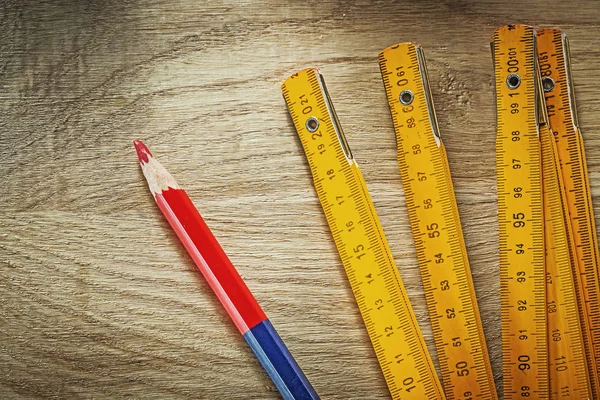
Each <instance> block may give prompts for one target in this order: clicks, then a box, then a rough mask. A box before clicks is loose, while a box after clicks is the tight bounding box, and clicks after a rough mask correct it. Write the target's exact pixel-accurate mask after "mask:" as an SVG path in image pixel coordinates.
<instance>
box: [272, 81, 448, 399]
mask: <svg viewBox="0 0 600 400" xmlns="http://www.w3.org/2000/svg"><path fill="white" fill-rule="evenodd" d="M282 90H283V95H284V98H285V100H286V103H287V106H288V109H289V111H290V115H291V116H292V120H293V121H294V125H295V126H296V130H297V131H298V135H299V137H300V140H301V142H302V146H303V147H304V151H305V153H306V157H307V158H308V162H309V164H310V169H311V171H312V175H313V180H314V184H315V188H316V191H317V194H318V196H319V200H320V202H321V205H322V207H323V211H324V212H325V216H326V217H327V222H328V224H329V227H330V229H331V232H332V234H333V238H334V241H335V244H336V246H337V249H338V252H339V254H340V257H341V260H342V262H343V264H344V268H345V270H346V274H347V276H348V280H349V281H350V285H351V287H352V290H353V292H354V296H355V298H356V302H357V303H358V307H359V309H360V312H361V314H362V317H363V320H364V322H365V325H366V327H367V331H368V333H369V337H370V339H371V343H372V345H373V348H374V349H375V353H376V354H377V358H378V360H379V364H380V366H381V369H382V371H383V375H384V377H385V379H386V382H387V385H388V388H389V390H390V393H391V394H392V397H393V398H394V399H426V398H427V399H443V398H444V394H443V391H442V388H441V384H440V382H439V380H438V378H437V375H436V372H435V369H434V367H433V363H432V361H431V358H430V356H429V353H428V351H427V347H426V345H425V341H424V339H423V337H422V334H421V331H420V329H419V325H418V323H417V320H416V318H415V315H414V313H413V311H412V307H411V306H410V303H409V299H408V296H407V294H406V290H405V289H404V286H403V284H402V281H401V279H400V275H399V273H398V268H397V267H396V264H395V262H394V259H393V257H392V254H391V251H390V249H389V246H388V243H387V240H386V238H385V235H384V233H383V229H382V227H381V224H380V223H379V219H378V217H377V213H376V211H375V208H374V206H373V203H372V201H371V198H370V196H369V192H368V191H367V187H366V185H365V182H364V180H363V177H362V174H361V172H360V170H359V168H358V165H357V164H356V162H355V161H354V159H353V158H352V154H351V153H350V149H349V148H348V145H347V143H346V141H345V138H344V135H343V132H342V130H341V128H340V126H339V123H338V121H337V117H336V114H335V111H334V109H333V105H332V104H331V102H330V100H329V97H328V94H327V90H326V88H325V84H324V82H323V79H322V77H321V75H320V73H319V72H318V71H317V70H315V69H306V70H303V71H300V72H298V73H296V74H294V75H292V76H291V77H290V78H288V79H287V80H286V81H285V82H284V83H283V86H282Z"/></svg>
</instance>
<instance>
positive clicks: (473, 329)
mask: <svg viewBox="0 0 600 400" xmlns="http://www.w3.org/2000/svg"><path fill="white" fill-rule="evenodd" d="M379 65H380V68H381V75H382V77H383V83H384V87H385V90H386V93H387V98H388V103H389V106H390V111H391V114H392V120H393V123H394V129H395V131H396V138H397V143H398V163H399V166H400V175H401V177H402V184H403V186H404V195H405V198H406V205H407V208H408V214H409V217H410V224H411V228H412V232H413V238H414V242H415V247H416V249H417V257H418V261H419V266H420V268H421V276H422V279H423V285H424V288H425V294H426V298H427V305H428V307H429V315H430V320H431V325H432V330H433V334H434V339H435V344H436V348H437V353H438V358H439V362H440V369H441V372H442V381H443V383H444V390H445V392H446V396H447V397H448V399H495V398H497V395H496V388H495V385H494V378H493V375H492V369H491V365H490V360H489V356H488V352H487V347H486V344H485V338H484V335H483V328H482V324H481V319H480V317H479V309H478V307H477V299H476V297H475V290H474V287H473V282H472V278H471V270H470V267H469V260H468V258H467V253H466V248H465V243H464V239H463V233H462V227H461V224H460V218H459V215H458V207H457V205H456V199H455V196H454V189H453V186H452V179H451V176H450V169H449V167H448V160H447V158H446V150H445V147H444V144H443V142H442V140H441V137H440V134H439V132H438V126H437V120H436V116H435V111H434V108H433V101H432V99H431V93H430V90H429V84H428V79H427V70H426V66H425V59H424V56H423V52H422V48H421V46H419V45H417V44H415V43H401V44H398V45H395V46H392V47H389V48H387V49H385V50H384V51H382V52H381V53H380V54H379Z"/></svg>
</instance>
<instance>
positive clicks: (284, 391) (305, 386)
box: [134, 140, 319, 399]
mask: <svg viewBox="0 0 600 400" xmlns="http://www.w3.org/2000/svg"><path fill="white" fill-rule="evenodd" d="M134 144H135V149H136V151H137V154H138V158H139V160H140V165H141V166H142V171H143V172H144V176H145V177H146V180H147V181H148V186H149V187H150V191H151V192H152V194H153V195H154V199H155V200H156V203H157V204H158V208H159V209H160V210H161V211H162V213H163V215H164V216H165V217H166V218H167V221H168V222H169V224H170V225H171V227H172V228H173V230H174V231H175V233H176V234H177V236H178V237H179V239H180V240H181V242H182V243H183V245H184V247H185V248H186V250H187V251H188V253H189V254H190V256H191V257H192V259H193V260H194V262H195V263H196V266H197V267H198V269H199V270H200V272H201V273H202V275H203V276H204V278H205V279H206V280H207V281H208V284H209V285H210V287H211V288H212V290H213V291H214V293H215V294H216V295H217V297H218V299H219V301H220V302H221V304H223V306H224V307H225V310H227V313H228V314H229V316H230V317H231V319H232V320H233V322H234V324H235V325H236V327H237V328H238V330H239V331H240V333H241V334H242V336H243V337H244V339H245V340H246V342H247V343H248V345H249V346H250V348H251V349H252V351H253V352H254V354H255V355H256V356H257V358H258V360H259V361H260V363H261V364H262V366H263V368H264V369H265V370H266V371H267V373H268V374H269V376H270V378H271V380H272V381H273V383H274V384H275V386H276V387H277V389H278V390H279V392H280V393H281V395H282V396H283V398H284V399H318V398H319V397H318V395H317V393H316V392H315V391H314V389H313V388H312V386H311V385H310V383H309V382H308V380H307V379H306V377H305V376H304V373H303V372H302V370H301V369H300V367H299V366H298V364H297V363H296V361H295V360H294V358H293V357H292V355H291V354H290V352H289V351H288V349H287V348H286V347H285V345H284V344H283V342H282V341H281V338H280V337H279V335H278V334H277V331H275V328H273V326H272V325H271V323H270V322H269V320H268V319H267V316H266V315H265V313H264V312H263V310H262V308H261V307H260V305H259V304H258V302H257V301H256V299H255V298H254V296H252V293H250V290H249V289H248V287H247V286H246V284H245V283H244V281H243V280H242V278H241V277H240V275H239V274H238V273H237V271H236V269H235V267H234V266H233V264H232V263H231V261H230V260H229V258H228V257H227V255H226V254H225V252H224V251H223V249H222V248H221V246H220V245H219V243H218V242H217V239H215V237H214V236H213V234H212V232H211V231H210V229H209V228H208V226H207V225H206V223H205V222H204V220H203V219H202V217H201V216H200V213H199V212H198V210H197V209H196V207H194V204H193V203H192V201H191V200H190V198H189V197H188V196H187V194H186V193H185V191H184V190H183V189H181V188H180V187H179V185H178V184H177V182H176V181H175V179H174V178H173V177H172V176H171V174H169V172H168V171H167V170H166V169H165V168H164V167H163V166H162V165H161V164H160V163H159V162H158V161H157V160H156V159H155V158H154V157H153V156H152V153H150V150H148V148H147V147H146V146H145V145H144V144H143V143H142V142H141V141H139V140H136V141H134Z"/></svg>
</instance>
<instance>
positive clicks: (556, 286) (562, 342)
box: [540, 99, 592, 399]
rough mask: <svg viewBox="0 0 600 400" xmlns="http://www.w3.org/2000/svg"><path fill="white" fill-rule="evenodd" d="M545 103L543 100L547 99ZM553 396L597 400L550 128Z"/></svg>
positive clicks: (546, 160) (547, 203) (543, 134)
mask: <svg viewBox="0 0 600 400" xmlns="http://www.w3.org/2000/svg"><path fill="white" fill-rule="evenodd" d="M542 101H543V99H542ZM540 140H541V144H542V178H543V179H542V182H543V193H544V220H545V223H544V230H545V231H544V234H545V238H546V242H545V249H546V299H547V318H548V356H549V357H548V358H549V362H548V369H549V378H550V398H552V399H574V398H577V399H591V398H592V397H591V388H590V386H589V380H588V371H587V364H586V358H585V348H584V345H583V337H582V332H581V325H580V323H579V310H578V308H577V299H576V296H575V283H574V280H573V268H574V266H573V265H572V260H573V259H572V257H571V254H570V249H569V235H568V229H567V226H566V220H565V214H564V213H565V212H566V207H565V206H564V204H566V203H565V202H564V193H563V190H562V179H561V176H560V166H559V165H558V160H557V158H556V145H555V143H554V137H553V135H552V132H550V130H549V129H548V126H547V125H546V124H544V125H542V126H540Z"/></svg>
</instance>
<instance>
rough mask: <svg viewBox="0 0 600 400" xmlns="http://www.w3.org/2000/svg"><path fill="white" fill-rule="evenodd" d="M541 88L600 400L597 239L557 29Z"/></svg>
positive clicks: (565, 51) (543, 39)
mask: <svg viewBox="0 0 600 400" xmlns="http://www.w3.org/2000/svg"><path fill="white" fill-rule="evenodd" d="M537 46H538V47H537V54H538V57H539V64H540V72H541V78H542V87H543V89H544V96H545V104H546V109H547V112H548V120H549V123H550V128H551V129H552V131H553V133H554V138H555V140H556V149H557V156H558V157H557V158H558V160H559V162H560V172H561V173H562V183H563V186H562V189H563V191H564V194H565V197H566V208H567V211H566V212H564V214H565V218H566V219H567V226H568V227H570V228H571V229H569V231H570V237H569V239H570V244H571V253H572V255H573V258H574V260H573V265H574V266H575V270H574V271H573V273H574V278H575V279H574V282H575V289H576V293H577V296H576V298H577V302H578V305H579V312H580V323H581V327H582V333H583V341H584V345H585V349H586V358H587V366H588V371H589V377H590V380H591V390H592V394H593V398H594V399H597V398H599V396H600V377H599V375H600V365H599V364H598V361H597V360H600V305H599V299H600V295H599V290H600V284H599V279H598V268H599V255H598V239H597V235H596V226H595V222H594V213H593V209H592V199H591V191H590V186H589V179H588V172H587V165H586V160H585V152H584V148H583V140H582V137H581V133H580V131H579V128H578V126H577V125H578V124H577V114H576V109H575V97H574V93H573V83H572V79H571V74H570V64H569V47H568V42H567V38H566V35H565V34H564V33H563V32H561V31H560V30H557V29H543V30H541V31H539V32H538V33H537Z"/></svg>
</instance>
